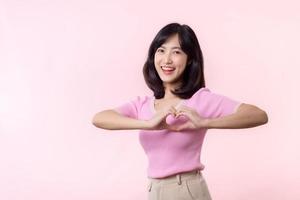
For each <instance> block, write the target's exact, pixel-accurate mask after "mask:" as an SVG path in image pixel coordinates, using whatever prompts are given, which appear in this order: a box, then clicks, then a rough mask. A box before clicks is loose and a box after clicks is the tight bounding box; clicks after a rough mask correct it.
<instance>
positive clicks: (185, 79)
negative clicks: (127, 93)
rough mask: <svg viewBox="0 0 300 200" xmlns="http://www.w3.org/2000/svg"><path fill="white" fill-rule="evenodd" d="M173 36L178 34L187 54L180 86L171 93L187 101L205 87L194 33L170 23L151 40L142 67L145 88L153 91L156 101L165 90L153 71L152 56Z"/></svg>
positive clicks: (189, 29)
mask: <svg viewBox="0 0 300 200" xmlns="http://www.w3.org/2000/svg"><path fill="white" fill-rule="evenodd" d="M174 34H178V38H179V44H180V47H181V49H182V50H183V51H184V53H186V54H187V65H186V68H185V70H184V72H183V74H182V84H181V86H180V87H179V88H176V89H175V90H174V91H171V92H172V93H173V94H174V95H176V96H178V97H180V98H181V99H188V98H190V97H191V96H193V94H194V93H195V92H196V91H197V90H199V89H200V88H202V87H205V79H204V72H203V56H202V51H201V48H200V45H199V42H198V39H197V36H196V34H195V32H194V31H193V30H192V29H191V28H190V27H189V26H188V25H185V24H183V25H180V24H179V23H170V24H168V25H166V26H164V27H163V28H162V29H161V30H160V31H159V32H158V33H157V35H156V36H155V38H154V39H153V41H152V43H151V45H150V47H149V51H148V56H147V60H146V62H145V64H144V66H143V75H144V79H145V81H146V84H147V86H148V87H149V88H150V89H151V90H152V91H153V93H154V96H155V98H156V99H161V98H163V97H164V95H165V88H164V86H163V82H162V80H161V79H160V77H159V75H158V73H157V71H156V69H155V65H154V54H155V52H156V50H157V49H158V48H159V47H160V46H161V45H162V44H163V43H164V42H165V41H166V40H167V39H168V38H169V37H170V36H173V35H174Z"/></svg>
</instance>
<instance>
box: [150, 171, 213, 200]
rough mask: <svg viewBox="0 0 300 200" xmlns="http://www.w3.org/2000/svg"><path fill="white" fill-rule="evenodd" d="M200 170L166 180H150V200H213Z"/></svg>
mask: <svg viewBox="0 0 300 200" xmlns="http://www.w3.org/2000/svg"><path fill="white" fill-rule="evenodd" d="M211 199H212V198H211V196H210V193H209V190H208V187H207V184H206V181H205V179H204V177H203V175H202V173H201V171H200V170H197V171H192V172H185V173H181V174H177V175H173V176H169V177H166V178H160V179H155V178H148V200H211Z"/></svg>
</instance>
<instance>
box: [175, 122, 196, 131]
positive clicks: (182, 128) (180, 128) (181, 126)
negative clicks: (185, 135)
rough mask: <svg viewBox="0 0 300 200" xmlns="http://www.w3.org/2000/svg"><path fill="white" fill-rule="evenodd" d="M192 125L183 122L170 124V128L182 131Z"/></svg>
mask: <svg viewBox="0 0 300 200" xmlns="http://www.w3.org/2000/svg"><path fill="white" fill-rule="evenodd" d="M190 128H191V127H190V124H189V123H184V124H181V125H177V126H176V125H172V126H170V129H171V130H173V131H182V130H189V129H190Z"/></svg>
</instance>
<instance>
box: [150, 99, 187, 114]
mask: <svg viewBox="0 0 300 200" xmlns="http://www.w3.org/2000/svg"><path fill="white" fill-rule="evenodd" d="M181 102H182V99H180V98H178V99H170V100H165V99H155V100H154V109H155V111H156V112H160V111H162V110H163V109H165V108H167V107H168V106H174V107H176V106H177V105H178V104H179V103H181Z"/></svg>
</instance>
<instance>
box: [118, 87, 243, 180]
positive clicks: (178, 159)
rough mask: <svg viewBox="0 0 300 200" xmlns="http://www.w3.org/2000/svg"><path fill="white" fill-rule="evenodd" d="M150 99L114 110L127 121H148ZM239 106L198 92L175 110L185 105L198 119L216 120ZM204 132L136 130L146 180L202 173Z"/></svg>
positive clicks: (151, 107)
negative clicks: (146, 161) (195, 112)
mask: <svg viewBox="0 0 300 200" xmlns="http://www.w3.org/2000/svg"><path fill="white" fill-rule="evenodd" d="M154 99H155V97H154V96H151V97H149V96H144V97H140V96H137V97H136V98H135V99H133V100H132V101H129V102H127V103H125V104H123V105H121V106H119V107H116V108H115V110H116V111H118V112H119V113H121V114H123V115H125V116H127V117H131V118H134V119H140V120H149V119H151V118H152V117H153V116H154V115H155V112H156V111H155V109H154ZM240 104H241V102H238V101H235V100H233V99H230V98H228V97H226V96H223V95H219V94H216V93H213V92H211V91H210V90H209V89H208V88H201V89H199V90H198V91H197V92H195V93H194V95H193V96H192V97H191V98H189V99H183V100H182V101H181V102H180V103H179V104H178V105H177V106H176V107H179V106H180V105H185V106H188V107H191V108H193V109H195V110H196V111H197V112H198V113H199V115H200V116H202V117H205V118H217V117H222V116H226V115H229V114H232V113H234V112H235V111H236V110H237V108H238V106H239V105H240ZM168 123H170V121H169V122H168ZM175 123H180V122H175ZM206 131H207V129H201V130H197V131H195V130H193V131H181V132H172V131H169V130H140V132H139V141H140V143H141V145H142V147H143V149H144V151H145V153H146V155H147V157H148V177H150V178H163V177H167V176H170V175H173V174H177V173H180V172H186V171H191V170H195V169H200V170H203V169H204V165H203V164H202V163H201V161H200V155H201V147H202V143H203V140H204V137H205V134H206Z"/></svg>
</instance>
